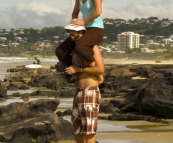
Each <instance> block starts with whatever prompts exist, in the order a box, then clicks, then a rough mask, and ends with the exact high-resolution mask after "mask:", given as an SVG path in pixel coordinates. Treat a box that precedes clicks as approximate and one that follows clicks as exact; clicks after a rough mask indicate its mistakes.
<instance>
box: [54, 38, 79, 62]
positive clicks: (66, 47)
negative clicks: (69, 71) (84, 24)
mask: <svg viewBox="0 0 173 143" xmlns="http://www.w3.org/2000/svg"><path fill="white" fill-rule="evenodd" d="M75 46H76V44H75V42H74V41H72V40H71V39H70V37H69V38H67V39H66V40H65V41H64V42H62V43H61V44H60V45H59V46H58V47H57V48H56V50H55V55H56V56H57V58H58V59H59V61H60V62H63V63H65V64H67V65H71V62H72V59H71V55H70V54H71V52H72V51H73V49H74V48H75Z"/></svg>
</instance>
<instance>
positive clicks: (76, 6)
mask: <svg viewBox="0 0 173 143" xmlns="http://www.w3.org/2000/svg"><path fill="white" fill-rule="evenodd" d="M79 12H80V10H79V0H76V2H75V5H74V9H73V12H72V19H75V18H78V15H79Z"/></svg>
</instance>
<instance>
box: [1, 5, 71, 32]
mask: <svg viewBox="0 0 173 143" xmlns="http://www.w3.org/2000/svg"><path fill="white" fill-rule="evenodd" d="M67 9H68V11H70V10H69V9H70V7H69V6H66V7H65V8H64V10H63V11H60V10H59V9H58V8H56V7H51V6H48V5H46V4H44V3H40V2H32V3H28V4H25V3H19V4H15V5H13V6H11V7H9V8H8V9H7V10H6V11H3V12H1V13H0V28H38V29H40V28H43V27H51V26H64V25H66V24H67V23H68V22H69V20H70V17H71V13H67V12H65V11H67ZM71 11H72V10H71Z"/></svg>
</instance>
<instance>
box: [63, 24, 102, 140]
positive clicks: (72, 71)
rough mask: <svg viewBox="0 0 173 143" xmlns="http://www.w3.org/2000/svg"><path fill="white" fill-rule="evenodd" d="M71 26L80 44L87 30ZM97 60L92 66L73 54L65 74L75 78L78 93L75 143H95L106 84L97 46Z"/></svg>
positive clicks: (75, 108) (75, 102)
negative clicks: (101, 99)
mask: <svg viewBox="0 0 173 143" xmlns="http://www.w3.org/2000/svg"><path fill="white" fill-rule="evenodd" d="M77 29H78V30H77V31H76V27H73V26H70V28H68V29H67V27H66V30H68V32H69V34H70V37H71V39H72V40H74V41H76V42H78V40H79V39H80V38H81V37H82V35H83V33H84V31H85V29H84V28H82V27H81V26H79V27H77ZM93 51H94V55H93V57H94V59H95V61H94V62H93V63H91V64H90V65H86V64H85V63H82V62H81V60H80V59H79V57H78V56H77V54H76V53H75V50H74V51H73V52H72V65H71V66H70V67H67V68H65V73H66V74H68V75H74V76H75V81H76V82H75V85H76V94H75V95H74V99H73V108H72V116H71V125H72V133H73V134H74V137H75V140H76V143H95V134H96V131H97V117H98V113H99V104H100V98H101V95H100V91H99V88H98V86H99V84H101V83H102V82H103V73H104V64H103V59H102V56H101V53H100V50H99V48H98V46H97V45H96V46H94V48H93Z"/></svg>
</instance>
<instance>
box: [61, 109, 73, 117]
mask: <svg viewBox="0 0 173 143" xmlns="http://www.w3.org/2000/svg"><path fill="white" fill-rule="evenodd" d="M71 114H72V110H71V109H68V110H65V111H64V112H63V115H64V116H66V115H71Z"/></svg>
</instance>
